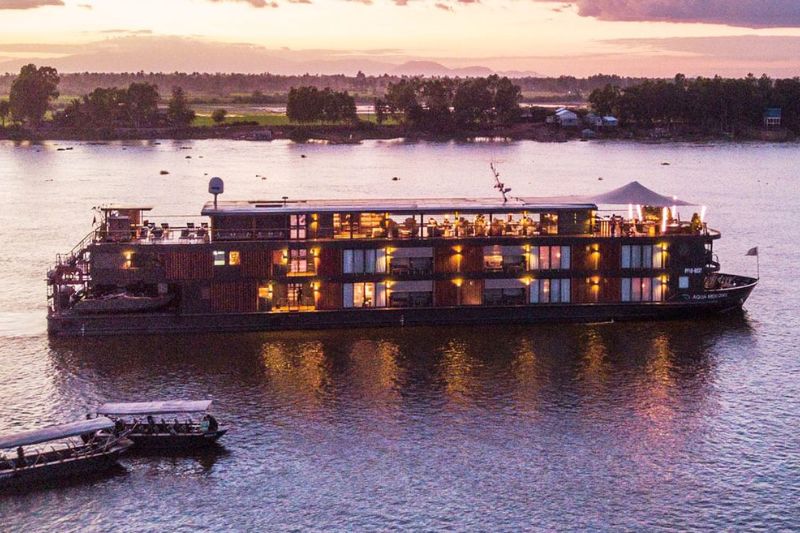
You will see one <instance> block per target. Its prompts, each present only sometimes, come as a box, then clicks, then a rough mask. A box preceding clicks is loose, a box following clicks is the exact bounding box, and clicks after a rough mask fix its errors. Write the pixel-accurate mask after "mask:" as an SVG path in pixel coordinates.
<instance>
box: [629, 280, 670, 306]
mask: <svg viewBox="0 0 800 533" xmlns="http://www.w3.org/2000/svg"><path fill="white" fill-rule="evenodd" d="M621 282H622V293H621V295H620V296H621V300H622V301H623V302H660V301H663V300H664V297H665V293H666V288H667V283H666V281H662V278H622V280H621Z"/></svg>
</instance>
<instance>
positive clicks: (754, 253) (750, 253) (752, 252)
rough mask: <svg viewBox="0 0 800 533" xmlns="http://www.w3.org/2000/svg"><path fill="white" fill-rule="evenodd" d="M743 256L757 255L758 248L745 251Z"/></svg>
mask: <svg viewBox="0 0 800 533" xmlns="http://www.w3.org/2000/svg"><path fill="white" fill-rule="evenodd" d="M744 255H758V246H754V247H752V248H750V249H749V250H747V253H746V254H744Z"/></svg>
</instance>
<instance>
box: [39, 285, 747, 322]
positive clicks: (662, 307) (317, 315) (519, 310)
mask: <svg viewBox="0 0 800 533" xmlns="http://www.w3.org/2000/svg"><path fill="white" fill-rule="evenodd" d="M742 279H747V280H748V282H747V283H744V284H742V285H740V286H737V287H733V288H728V289H720V290H708V291H704V292H702V293H698V294H684V295H680V297H678V298H675V299H674V300H672V301H667V302H648V303H590V304H540V305H520V306H459V307H419V308H382V309H376V308H369V309H340V310H334V311H303V312H281V313H225V314H221V313H217V314H191V315H181V314H177V313H174V312H173V313H168V312H167V313H164V312H161V313H146V314H127V315H125V316H114V315H85V316H78V315H69V314H62V315H57V314H54V315H51V316H50V317H48V331H49V333H50V334H51V335H55V336H95V335H119V334H149V333H195V332H237V331H277V330H300V329H330V328H354V327H381V326H385V327H399V326H412V325H464V324H467V325H469V324H537V323H558V322H579V323H580V322H584V323H585V322H608V321H630V320H668V319H684V318H692V317H698V316H706V315H715V314H724V313H730V312H734V311H737V310H741V308H742V306H743V305H744V302H745V301H746V300H747V298H748V297H749V295H750V293H751V292H752V290H753V288H754V287H755V285H756V283H757V280H755V279H752V278H742Z"/></svg>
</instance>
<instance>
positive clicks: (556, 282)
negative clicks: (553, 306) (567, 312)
mask: <svg viewBox="0 0 800 533" xmlns="http://www.w3.org/2000/svg"><path fill="white" fill-rule="evenodd" d="M571 287H572V283H571V281H570V279H569V278H563V279H535V280H533V281H532V282H531V284H530V289H529V294H530V302H531V303H532V304H548V303H569V302H570V301H571V297H570V289H571Z"/></svg>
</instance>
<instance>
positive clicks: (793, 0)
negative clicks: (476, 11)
mask: <svg viewBox="0 0 800 533" xmlns="http://www.w3.org/2000/svg"><path fill="white" fill-rule="evenodd" d="M535 1H538V2H558V3H560V4H563V0H535ZM573 4H574V5H575V6H577V8H578V14H579V15H580V16H582V17H594V18H597V19H600V20H618V21H653V22H686V23H692V22H695V23H706V24H725V25H728V26H742V27H746V28H767V27H796V26H800V2H798V1H797V0H702V1H698V0H575V1H574V2H573ZM563 7H564V6H563V5H562V8H563Z"/></svg>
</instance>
